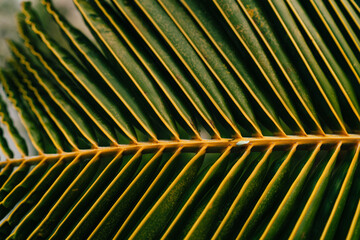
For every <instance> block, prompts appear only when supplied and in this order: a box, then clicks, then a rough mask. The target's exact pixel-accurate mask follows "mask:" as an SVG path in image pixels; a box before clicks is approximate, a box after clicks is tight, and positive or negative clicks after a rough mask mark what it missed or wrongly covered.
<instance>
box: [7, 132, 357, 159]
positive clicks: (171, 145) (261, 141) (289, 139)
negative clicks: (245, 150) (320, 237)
mask: <svg viewBox="0 0 360 240" xmlns="http://www.w3.org/2000/svg"><path fill="white" fill-rule="evenodd" d="M320 142H321V143H323V144H336V143H339V142H342V143H348V144H349V143H354V144H355V143H357V142H360V134H349V135H346V136H345V135H335V134H328V135H325V136H319V135H307V136H295V135H288V136H286V137H276V136H274V137H243V138H236V139H232V138H222V139H203V140H180V141H159V142H138V144H124V145H118V146H110V147H99V148H95V149H83V150H79V151H74V152H64V153H56V154H42V155H38V156H28V157H24V158H17V159H15V158H14V159H8V160H7V161H4V162H0V166H1V165H4V164H8V163H9V162H12V163H13V164H20V163H21V162H23V161H27V162H29V163H30V162H38V161H40V160H43V159H44V158H48V159H54V160H56V159H59V158H60V157H75V156H77V155H78V154H81V155H82V156H83V157H86V156H93V155H94V154H96V153H98V152H99V151H101V152H103V153H113V152H118V151H120V150H123V151H124V152H128V153H129V152H136V151H137V150H139V149H140V148H143V150H144V151H151V150H154V149H160V148H162V147H165V149H167V150H169V149H176V148H179V147H183V148H184V149H192V148H194V149H198V148H201V147H203V146H207V148H208V149H223V148H224V149H225V148H226V147H228V146H232V147H244V146H248V145H253V146H268V145H270V144H274V145H275V146H280V145H282V146H284V145H288V146H291V145H293V144H296V143H297V144H298V145H304V144H314V145H315V144H317V143H320Z"/></svg>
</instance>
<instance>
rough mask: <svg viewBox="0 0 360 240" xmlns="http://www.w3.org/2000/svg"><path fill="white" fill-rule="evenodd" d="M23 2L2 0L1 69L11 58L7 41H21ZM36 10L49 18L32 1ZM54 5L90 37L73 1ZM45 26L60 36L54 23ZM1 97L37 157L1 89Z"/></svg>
mask: <svg viewBox="0 0 360 240" xmlns="http://www.w3.org/2000/svg"><path fill="white" fill-rule="evenodd" d="M21 2H23V0H0V68H1V67H3V66H4V65H5V63H6V60H7V59H9V57H10V51H9V49H8V47H7V44H6V39H14V40H17V39H19V37H18V35H17V30H16V13H17V12H18V11H19V10H20V4H21ZM30 2H32V4H33V6H34V8H35V9H37V11H38V14H39V15H42V16H41V17H45V18H46V17H48V15H47V14H43V13H42V12H41V11H39V9H38V8H37V5H38V2H39V0H31V1H30ZM53 2H54V4H55V5H56V7H57V9H58V10H60V11H61V12H62V13H63V14H64V15H65V16H66V18H67V19H68V20H69V21H71V23H73V24H74V25H75V26H76V27H78V28H80V29H81V30H82V31H84V32H85V33H87V35H89V32H88V30H87V29H86V27H85V24H84V22H83V20H82V18H81V15H80V14H79V13H78V12H77V11H76V8H75V6H74V4H73V2H72V1H71V0H53ZM43 24H44V25H45V26H44V27H46V28H47V29H51V30H52V35H54V34H59V31H58V29H57V28H53V27H50V26H49V24H50V25H51V24H53V22H52V21H44V22H43ZM0 96H1V98H2V99H3V100H5V102H6V103H7V106H8V111H9V112H10V116H11V118H12V119H13V121H14V124H15V126H16V127H17V129H18V130H20V131H19V132H20V134H21V135H22V136H23V137H24V138H25V140H26V142H27V146H28V148H29V154H30V155H36V154H37V152H36V151H35V149H34V148H33V147H32V144H31V142H30V139H29V137H28V136H27V133H26V130H25V128H24V127H23V125H22V123H21V120H20V118H19V116H18V113H17V112H16V110H15V109H14V107H13V106H12V104H11V103H10V102H9V100H8V99H7V98H6V94H5V92H4V91H3V89H2V88H1V87H0ZM0 127H1V128H2V129H3V131H4V136H5V138H6V139H7V140H8V143H9V145H10V148H11V149H12V150H13V152H14V153H15V156H14V157H15V158H20V157H21V156H20V154H18V153H17V151H16V149H15V145H14V144H13V142H12V140H11V138H10V135H9V133H8V131H7V127H6V126H5V125H4V124H3V123H1V122H0ZM5 160H6V159H5V156H4V155H3V154H2V153H1V151H0V161H5Z"/></svg>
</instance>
